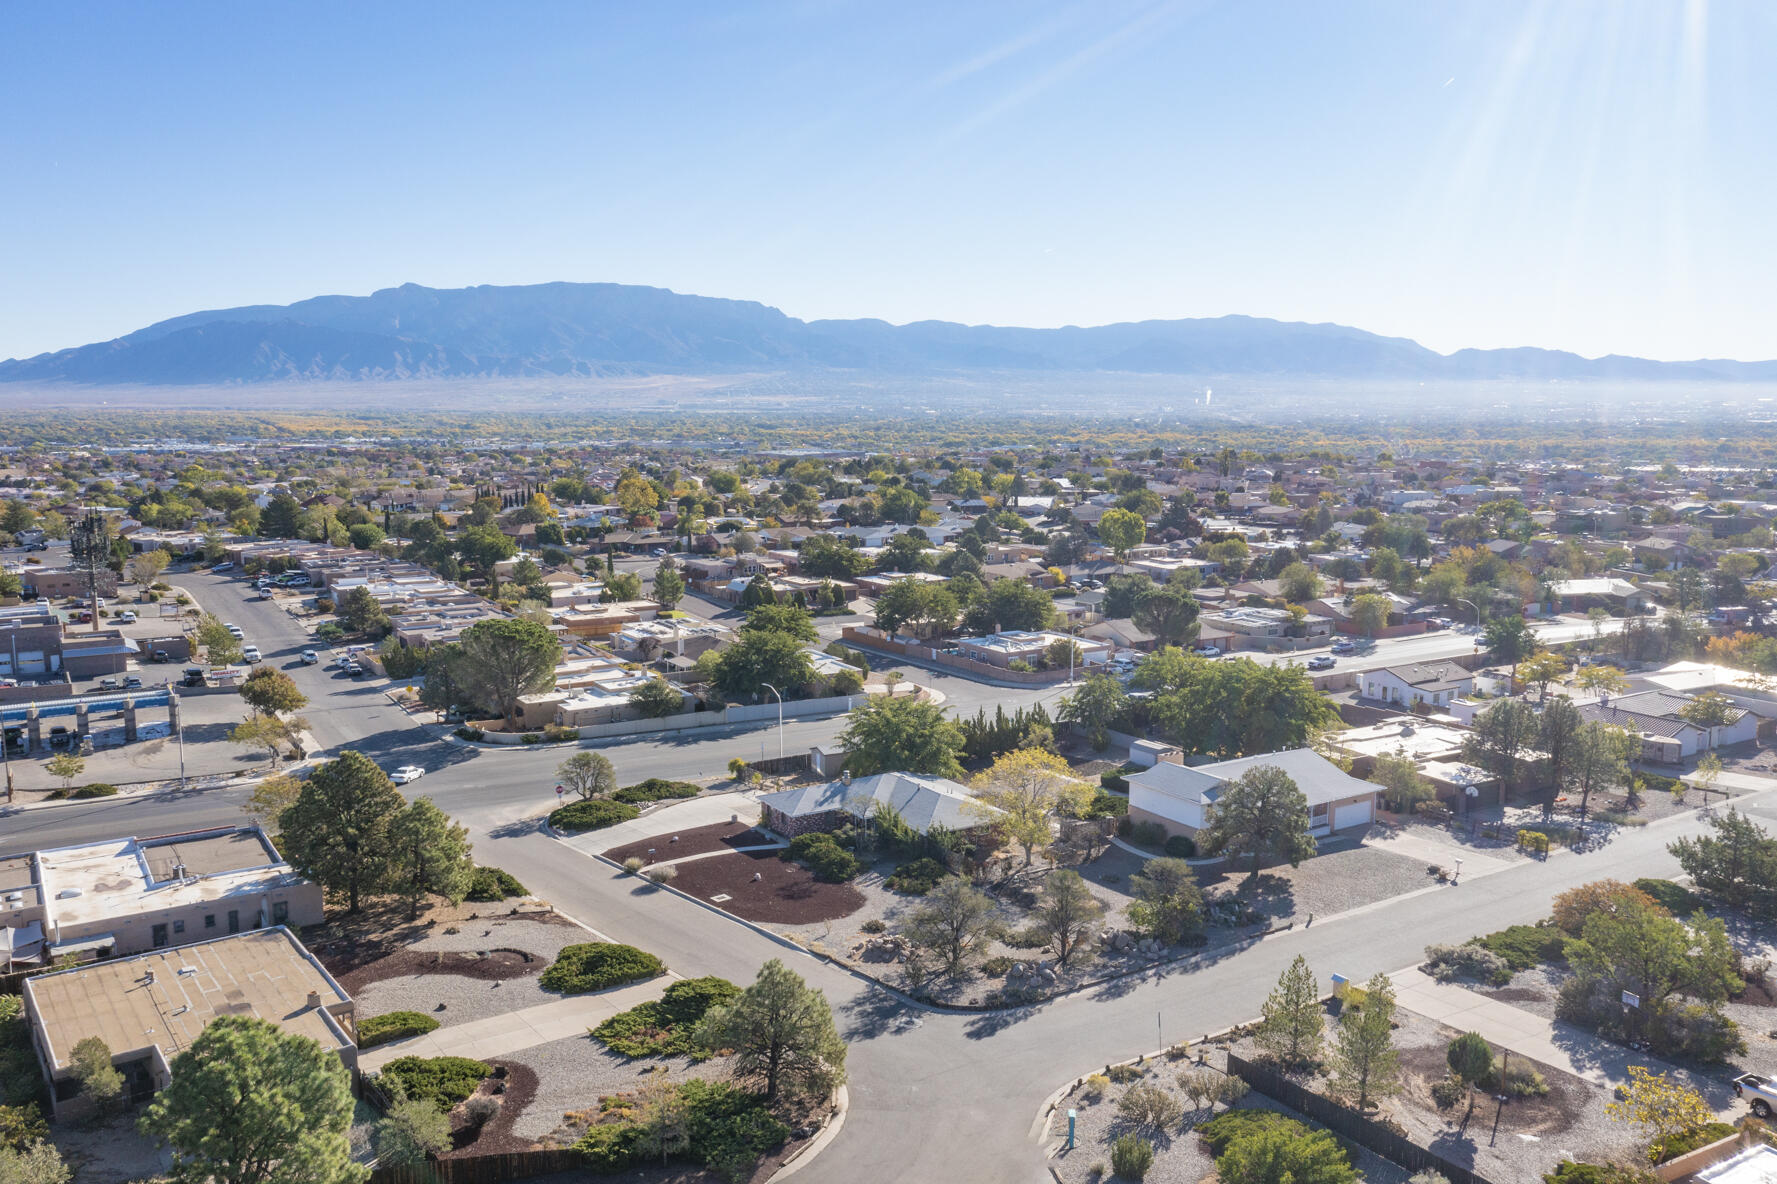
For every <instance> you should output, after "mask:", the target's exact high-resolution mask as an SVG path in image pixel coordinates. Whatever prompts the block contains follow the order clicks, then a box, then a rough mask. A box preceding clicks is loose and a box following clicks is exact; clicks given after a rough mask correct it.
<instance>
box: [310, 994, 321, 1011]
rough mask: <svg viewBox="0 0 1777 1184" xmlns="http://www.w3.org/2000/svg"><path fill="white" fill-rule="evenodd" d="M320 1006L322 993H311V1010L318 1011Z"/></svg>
mask: <svg viewBox="0 0 1777 1184" xmlns="http://www.w3.org/2000/svg"><path fill="white" fill-rule="evenodd" d="M320 1006H321V992H319V991H310V992H309V1010H310V1011H316V1010H318V1009H319V1008H320Z"/></svg>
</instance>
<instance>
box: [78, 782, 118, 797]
mask: <svg viewBox="0 0 1777 1184" xmlns="http://www.w3.org/2000/svg"><path fill="white" fill-rule="evenodd" d="M116 793H117V786H115V785H107V784H106V783H105V782H103V781H94V782H92V783H90V784H87V785H83V786H81V787H80V788H79V789H77V790H75V791H74V792H73V793H71V794H69V795H68V796H69V797H71V798H76V799H80V798H108V797H112V796H113V795H115V794H116Z"/></svg>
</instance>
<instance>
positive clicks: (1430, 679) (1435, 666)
mask: <svg viewBox="0 0 1777 1184" xmlns="http://www.w3.org/2000/svg"><path fill="white" fill-rule="evenodd" d="M1474 689H1475V676H1474V674H1473V673H1471V672H1470V671H1468V670H1465V669H1464V668H1463V667H1461V666H1459V665H1458V664H1456V663H1455V662H1415V663H1413V664H1411V665H1408V666H1385V667H1383V668H1382V669H1380V670H1366V671H1364V673H1363V695H1364V698H1366V699H1381V700H1382V701H1383V702H1385V703H1398V704H1400V705H1401V706H1402V707H1406V708H1409V709H1410V708H1413V707H1417V706H1419V705H1420V704H1424V705H1425V706H1427V707H1446V706H1448V705H1449V704H1450V703H1451V702H1452V701H1454V700H1456V699H1460V698H1462V697H1463V696H1464V695H1467V694H1469V693H1470V692H1472V691H1473V690H1474Z"/></svg>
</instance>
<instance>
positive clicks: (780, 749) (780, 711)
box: [759, 682, 784, 761]
mask: <svg viewBox="0 0 1777 1184" xmlns="http://www.w3.org/2000/svg"><path fill="white" fill-rule="evenodd" d="M759 685H760V686H762V687H764V688H765V689H766V690H768V691H770V692H771V693H772V694H773V695H777V759H778V760H780V761H781V760H783V759H784V697H783V696H782V695H779V694H778V690H777V688H776V687H774V686H772V685H771V684H770V683H768V682H762V683H760V684H759ZM759 758H760V759H761V760H763V759H764V758H765V738H764V737H763V736H761V737H760V738H759Z"/></svg>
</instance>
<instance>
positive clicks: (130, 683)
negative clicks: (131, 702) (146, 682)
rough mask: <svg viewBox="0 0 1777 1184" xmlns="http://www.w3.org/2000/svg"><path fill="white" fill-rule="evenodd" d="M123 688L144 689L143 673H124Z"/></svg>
mask: <svg viewBox="0 0 1777 1184" xmlns="http://www.w3.org/2000/svg"><path fill="white" fill-rule="evenodd" d="M123 689H124V690H126V691H139V690H141V689H142V676H141V675H139V674H126V675H124V677H123Z"/></svg>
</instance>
